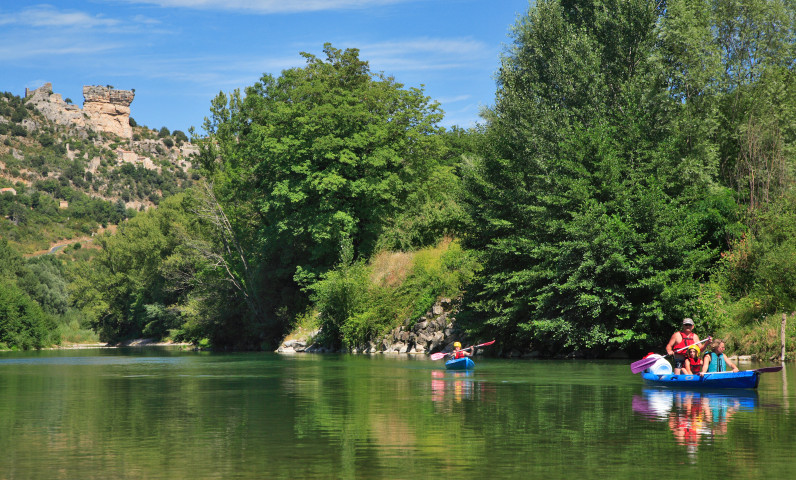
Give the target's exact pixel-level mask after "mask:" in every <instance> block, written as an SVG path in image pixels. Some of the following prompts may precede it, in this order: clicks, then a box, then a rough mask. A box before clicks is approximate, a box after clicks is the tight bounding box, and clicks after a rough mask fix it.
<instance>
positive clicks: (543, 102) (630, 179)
mask: <svg viewBox="0 0 796 480" xmlns="http://www.w3.org/2000/svg"><path fill="white" fill-rule="evenodd" d="M662 8H663V6H662V4H660V3H659V2H654V1H647V0H634V1H630V2H627V1H612V0H606V1H563V0H562V1H560V2H559V1H556V0H548V1H540V2H537V4H536V6H535V7H533V8H531V10H530V11H529V13H528V15H527V16H525V17H523V18H521V19H520V20H519V21H518V23H517V25H516V27H515V29H514V32H513V33H514V45H513V47H512V48H511V50H510V51H509V52H508V54H507V55H506V56H505V57H504V59H503V62H502V67H501V69H500V72H499V76H498V85H499V90H498V94H497V98H496V105H495V108H494V109H493V110H492V111H491V112H489V113H488V115H487V121H488V122H489V123H488V125H489V127H488V130H487V133H486V148H485V149H484V151H483V152H482V158H480V159H476V160H475V161H473V162H471V163H470V164H469V166H468V169H467V170H466V172H465V179H466V186H467V191H468V204H469V209H470V213H471V216H472V218H473V222H472V231H471V234H470V235H468V236H466V237H465V239H466V241H467V244H468V245H469V246H471V247H473V248H476V249H478V250H479V251H480V252H482V259H483V264H484V272H483V275H482V277H481V284H480V287H479V289H476V290H475V292H474V293H475V295H474V297H473V299H472V303H471V305H472V307H473V312H472V314H471V319H473V320H476V322H475V325H476V326H475V327H474V328H475V329H476V330H477V329H489V330H490V331H491V332H496V333H497V334H498V335H500V336H502V337H503V338H504V341H505V343H506V345H507V346H508V347H519V348H523V349H524V348H528V347H529V346H530V347H531V348H533V349H538V350H541V351H544V352H547V353H550V354H554V353H558V352H561V351H562V350H563V351H572V350H587V351H588V350H590V349H593V350H594V351H597V352H604V351H605V350H611V349H614V348H627V347H634V346H637V345H639V344H641V343H643V344H645V345H646V344H647V343H648V342H650V341H654V342H658V341H662V340H663V338H664V335H666V332H667V331H668V330H669V328H670V327H669V326H668V325H671V324H674V323H675V321H676V319H678V318H681V317H682V316H683V315H684V314H686V313H688V314H690V315H692V316H694V313H693V310H691V308H696V301H695V298H696V295H697V294H698V289H699V283H698V281H699V279H700V278H701V275H702V274H703V272H704V271H705V269H706V268H707V267H708V266H709V265H710V261H711V259H713V258H714V257H715V256H716V251H715V250H713V249H711V248H709V247H708V246H706V245H705V243H706V241H707V237H708V236H709V235H710V233H711V232H707V231H705V229H704V228H703V227H702V226H701V225H700V223H699V221H698V219H699V217H698V216H697V215H696V214H695V212H694V211H693V205H694V204H695V203H696V202H699V201H702V199H704V198H706V197H707V198H709V197H710V196H711V195H717V196H721V195H723V193H722V192H721V190H711V189H710V182H709V180H710V179H711V178H713V177H715V175H711V173H710V170H709V169H710V166H711V164H710V158H709V157H706V156H699V155H695V156H694V157H693V158H691V160H690V161H689V162H682V161H681V159H682V157H681V156H679V155H678V153H679V152H682V151H683V149H684V147H683V145H682V143H683V141H684V140H683V137H682V136H681V135H678V134H677V130H676V129H675V128H674V127H675V122H674V121H673V118H674V116H675V114H676V113H677V111H678V110H679V108H681V107H680V106H679V104H678V102H677V101H676V99H674V98H672V96H671V94H670V90H669V85H668V84H667V78H668V75H667V72H666V70H665V69H664V67H663V64H662V62H660V58H661V56H660V55H659V54H658V52H657V50H656V48H657V42H658V31H657V25H658V19H659V18H660V16H661V15H662V13H663V10H662ZM692 169H694V170H698V171H701V170H703V169H707V172H706V174H703V175H700V176H691V175H687V173H688V172H689V171H690V170H692ZM702 192H709V193H708V194H707V195H705V194H703V193H702ZM482 322H483V323H482ZM669 333H670V332H669Z"/></svg>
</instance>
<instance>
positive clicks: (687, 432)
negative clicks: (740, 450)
mask: <svg viewBox="0 0 796 480" xmlns="http://www.w3.org/2000/svg"><path fill="white" fill-rule="evenodd" d="M756 407H757V391H756V390H737V391H721V392H715V391H714V392H707V391H705V392H700V391H686V390H665V389H644V390H642V394H641V395H640V396H639V395H634V396H633V411H634V412H635V413H638V414H640V415H643V416H645V417H647V418H649V419H651V420H653V421H661V422H667V423H668V425H669V429H671V431H672V434H673V435H674V438H675V441H676V442H677V443H678V444H679V445H684V446H685V447H687V449H688V452H689V453H691V454H694V453H696V451H697V449H698V448H699V444H700V442H704V443H710V441H711V440H712V439H713V437H714V436H716V435H725V434H726V433H727V423H728V422H729V421H730V419H731V418H732V417H733V415H735V414H736V413H737V412H740V411H744V410H746V411H751V410H754V409H755V408H756Z"/></svg>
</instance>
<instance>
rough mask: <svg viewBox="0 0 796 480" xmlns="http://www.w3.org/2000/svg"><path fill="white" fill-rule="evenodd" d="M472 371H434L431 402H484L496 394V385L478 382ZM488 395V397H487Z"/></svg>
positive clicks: (432, 374) (432, 373)
mask: <svg viewBox="0 0 796 480" xmlns="http://www.w3.org/2000/svg"><path fill="white" fill-rule="evenodd" d="M473 375H474V374H473V371H472V370H463V371H451V370H433V371H432V372H431V400H433V401H435V402H440V401H443V400H446V399H453V400H454V401H460V400H463V399H468V400H469V399H473V398H474V397H478V399H480V400H483V399H485V398H488V397H489V395H488V394H490V393H492V394H493V393H494V391H495V389H494V385H492V384H490V383H488V382H483V381H479V382H476V381H475V378H474V376H473ZM485 394H487V395H485Z"/></svg>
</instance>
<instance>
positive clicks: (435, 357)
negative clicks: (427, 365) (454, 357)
mask: <svg viewBox="0 0 796 480" xmlns="http://www.w3.org/2000/svg"><path fill="white" fill-rule="evenodd" d="M493 343H495V341H494V340H492V341H491V342H486V343H481V344H478V345H473V346H471V347H467V348H463V349H462V350H469V349H471V348H478V347H486V346H487V345H492V344H493ZM451 353H453V352H448V353H443V352H437V353H432V354H431V359H432V360H439V359H440V358H445V357H447V356H448V355H450V354H451Z"/></svg>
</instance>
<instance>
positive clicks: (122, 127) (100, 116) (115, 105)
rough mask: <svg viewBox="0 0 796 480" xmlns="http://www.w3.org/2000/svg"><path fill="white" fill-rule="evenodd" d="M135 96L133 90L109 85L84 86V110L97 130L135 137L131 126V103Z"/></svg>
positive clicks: (124, 136) (125, 136) (123, 136)
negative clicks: (115, 88)
mask: <svg viewBox="0 0 796 480" xmlns="http://www.w3.org/2000/svg"><path fill="white" fill-rule="evenodd" d="M133 98H135V93H134V92H132V91H131V90H114V89H112V88H108V87H99V86H85V87H83V99H84V100H83V112H84V113H85V114H86V115H87V116H88V118H89V119H90V121H91V123H92V124H93V125H94V128H95V129H96V130H100V131H103V132H108V133H115V134H116V135H118V136H120V137H122V138H132V137H133V127H131V126H130V104H131V103H132V102H133Z"/></svg>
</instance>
